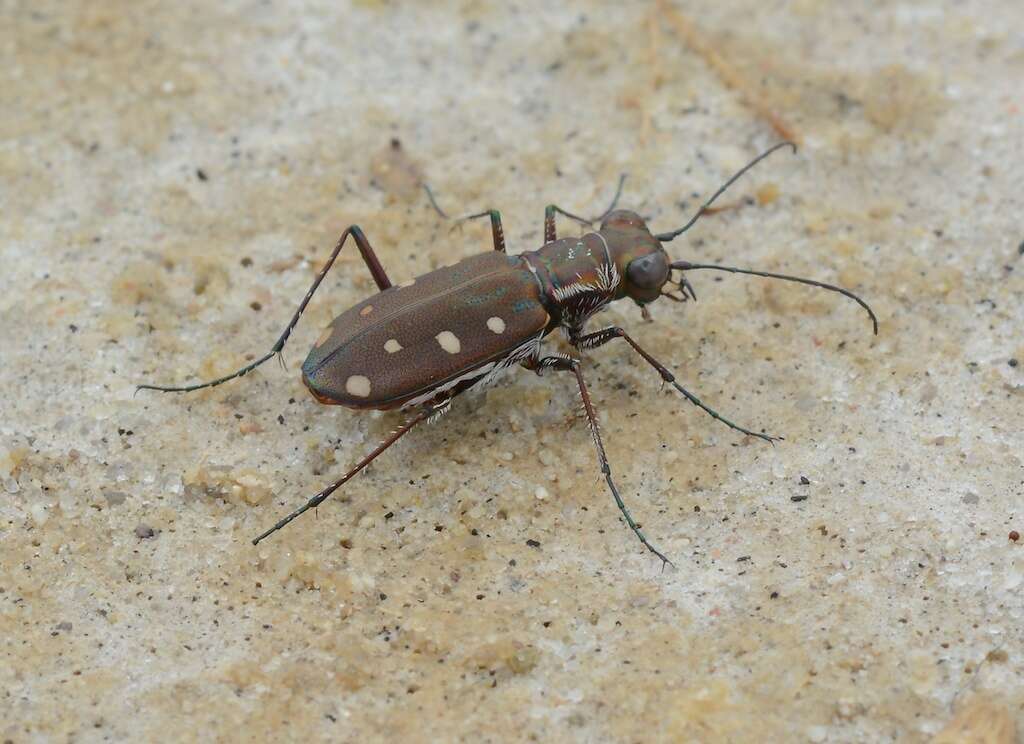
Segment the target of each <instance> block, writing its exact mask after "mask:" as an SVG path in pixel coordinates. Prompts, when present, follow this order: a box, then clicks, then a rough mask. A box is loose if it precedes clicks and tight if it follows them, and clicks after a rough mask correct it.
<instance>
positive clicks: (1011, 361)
mask: <svg viewBox="0 0 1024 744" xmlns="http://www.w3.org/2000/svg"><path fill="white" fill-rule="evenodd" d="M1007 364H1009V365H1010V366H1011V367H1016V366H1017V365H1018V364H1020V362H1018V361H1017V360H1016V359H1011V360H1010V361H1008V362H1007Z"/></svg>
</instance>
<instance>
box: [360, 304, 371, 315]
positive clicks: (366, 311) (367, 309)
mask: <svg viewBox="0 0 1024 744" xmlns="http://www.w3.org/2000/svg"><path fill="white" fill-rule="evenodd" d="M372 312H373V305H367V306H366V307H364V308H363V309H362V310H360V311H359V314H360V315H362V316H363V317H364V318H365V317H366V316H367V315H369V314H370V313H372Z"/></svg>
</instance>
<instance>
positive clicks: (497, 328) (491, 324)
mask: <svg viewBox="0 0 1024 744" xmlns="http://www.w3.org/2000/svg"><path fill="white" fill-rule="evenodd" d="M487 327H488V328H490V329H491V331H492V332H494V333H504V332H505V321H504V320H502V319H501V318H499V317H498V316H497V315H495V316H494V317H493V318H488V319H487Z"/></svg>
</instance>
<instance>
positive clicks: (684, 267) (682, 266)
mask: <svg viewBox="0 0 1024 744" xmlns="http://www.w3.org/2000/svg"><path fill="white" fill-rule="evenodd" d="M762 157H763V156H762ZM671 266H672V268H673V269H679V270H680V271H690V270H692V269H712V270H714V271H728V272H729V273H730V274H750V275H751V276H763V277H767V278H769V279H784V280H785V281H787V282H797V283H799V284H807V285H808V286H811V287H820V288H821V289H827V290H829V291H830V292H838V293H839V294H841V295H843V296H845V297H849V298H850V299H851V300H853V301H854V302H856V303H857V304H858V305H860V306H861V307H862V308H864V309H865V310H867V313H868V317H870V318H871V326H872V328H873V329H874V332H875V335H876V336H877V335H878V318H877V317H875V313H874V311H873V310H872V309H871V307H870V306H869V305H868V303H866V302H864V300H862V299H861V298H860V297H858V296H857V295H855V294H854V293H853V292H851V291H850V290H848V289H843V288H842V287H837V286H835V285H834V284H826V283H825V282H816V281H814V280H813V279H804V278H803V277H800V276H790V275H789V274H773V273H772V272H770V271H754V270H753V269H737V268H736V267H735V266H718V265H716V264H696V263H690V262H689V261H673V262H672V264H671Z"/></svg>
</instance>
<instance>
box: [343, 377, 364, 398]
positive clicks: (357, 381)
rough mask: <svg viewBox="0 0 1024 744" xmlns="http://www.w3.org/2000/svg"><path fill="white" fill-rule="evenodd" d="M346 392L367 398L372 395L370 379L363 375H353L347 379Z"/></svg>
mask: <svg viewBox="0 0 1024 744" xmlns="http://www.w3.org/2000/svg"><path fill="white" fill-rule="evenodd" d="M345 392H347V393H348V394H349V395H354V396H356V397H357V398H366V397H368V396H369V395H370V381H369V380H368V379H367V378H365V377H363V376H362V375H352V376H351V377H349V378H348V379H347V380H345Z"/></svg>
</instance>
